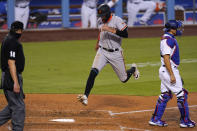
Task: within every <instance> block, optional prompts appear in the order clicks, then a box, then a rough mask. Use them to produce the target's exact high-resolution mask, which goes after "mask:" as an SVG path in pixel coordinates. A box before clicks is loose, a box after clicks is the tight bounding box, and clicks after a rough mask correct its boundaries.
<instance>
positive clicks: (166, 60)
mask: <svg viewBox="0 0 197 131" xmlns="http://www.w3.org/2000/svg"><path fill="white" fill-rule="evenodd" d="M163 58H164V63H165V67H166V69H167V70H168V72H169V74H170V82H171V83H172V84H174V83H176V78H175V76H174V73H173V71H172V67H171V64H170V55H169V54H166V55H164V56H163Z"/></svg>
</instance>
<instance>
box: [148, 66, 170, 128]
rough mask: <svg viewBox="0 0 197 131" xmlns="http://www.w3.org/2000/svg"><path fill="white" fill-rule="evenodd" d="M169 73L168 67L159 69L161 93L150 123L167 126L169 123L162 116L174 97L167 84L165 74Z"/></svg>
mask: <svg viewBox="0 0 197 131" xmlns="http://www.w3.org/2000/svg"><path fill="white" fill-rule="evenodd" d="M165 73H166V74H167V72H166V69H164V67H160V69H159V77H160V80H161V88H160V90H161V95H160V96H159V98H158V100H157V104H156V106H155V111H154V113H153V115H152V118H151V120H150V121H149V124H150V125H154V126H167V125H168V124H167V123H166V122H165V121H162V120H161V119H162V116H163V114H164V111H165V108H166V105H167V103H168V101H169V100H170V99H171V98H172V94H171V91H170V90H169V89H168V86H167V85H166V82H167V81H166V78H165V75H166V74H165Z"/></svg>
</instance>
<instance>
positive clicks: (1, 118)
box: [0, 72, 25, 131]
mask: <svg viewBox="0 0 197 131" xmlns="http://www.w3.org/2000/svg"><path fill="white" fill-rule="evenodd" d="M4 78H5V72H2V81H3V80H4ZM18 80H19V85H20V93H15V92H13V90H7V89H6V88H4V87H2V88H3V91H4V95H5V97H6V100H7V102H8V105H7V106H6V107H5V108H4V109H3V110H2V111H1V112H0V126H1V125H3V124H5V123H6V122H7V121H9V120H10V119H11V120H12V121H11V122H12V130H13V131H23V128H24V121H25V103H24V101H23V98H24V94H23V88H22V86H23V78H22V75H20V74H19V75H18Z"/></svg>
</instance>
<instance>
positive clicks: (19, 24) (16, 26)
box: [10, 21, 23, 32]
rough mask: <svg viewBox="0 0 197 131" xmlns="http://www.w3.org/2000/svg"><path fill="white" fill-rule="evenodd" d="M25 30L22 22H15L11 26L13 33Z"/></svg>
mask: <svg viewBox="0 0 197 131" xmlns="http://www.w3.org/2000/svg"><path fill="white" fill-rule="evenodd" d="M19 29H21V30H23V23H22V22H20V21H14V22H13V23H12V24H11V29H10V30H11V31H14V32H15V31H17V30H19Z"/></svg>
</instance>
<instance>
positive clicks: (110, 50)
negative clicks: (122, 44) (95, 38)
mask: <svg viewBox="0 0 197 131" xmlns="http://www.w3.org/2000/svg"><path fill="white" fill-rule="evenodd" d="M99 47H100V48H101V49H104V50H106V51H108V52H114V51H119V49H118V48H116V49H107V48H105V47H102V46H99Z"/></svg>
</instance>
